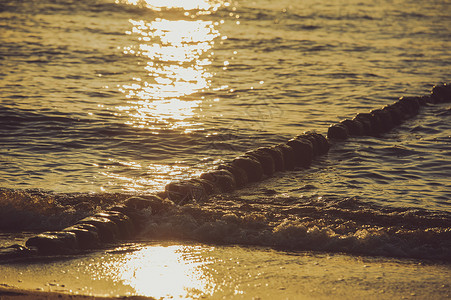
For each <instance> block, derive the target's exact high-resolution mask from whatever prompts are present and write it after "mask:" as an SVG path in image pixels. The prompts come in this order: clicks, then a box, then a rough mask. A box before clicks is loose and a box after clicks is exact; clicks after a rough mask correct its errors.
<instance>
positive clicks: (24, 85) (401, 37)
mask: <svg viewBox="0 0 451 300" xmlns="http://www.w3.org/2000/svg"><path fill="white" fill-rule="evenodd" d="M450 14H451V4H450V3H449V2H448V1H427V2H424V1H413V0H410V1H409V0H399V1H388V0H386V1H380V2H378V3H363V2H360V1H352V0H342V1H334V2H332V3H331V2H330V1H319V0H318V1H315V0H307V1H285V0H281V1H269V0H268V1H265V0H255V1H245V0H240V1H206V0H192V1H188V0H186V1H176V0H171V1H170V0H167V1H157V0H146V1H138V0H136V1H132V0H130V1H126V0H123V1H120V0H118V1H112V0H92V1H87V0H86V1H85V0H82V1H70V0H63V1H51V0H45V1H32V0H29V1H20V2H19V1H7V0H2V1H0V26H1V33H0V42H1V43H0V55H1V56H0V65H1V70H0V76H1V83H0V88H1V94H0V97H1V98H0V165H1V167H0V230H1V232H2V238H1V244H2V245H9V244H12V243H15V242H18V241H19V242H23V240H24V237H27V236H28V233H27V232H30V231H31V232H39V231H44V230H58V229H61V228H64V227H65V226H68V225H71V224H73V223H74V222H76V221H77V220H79V219H81V218H83V217H84V216H87V215H90V214H92V213H94V212H96V211H99V210H101V209H104V208H107V207H109V206H111V205H114V204H115V203H120V202H121V201H123V200H124V199H126V198H128V197H130V196H133V195H143V194H148V193H152V192H157V191H161V190H163V189H164V186H165V184H167V183H168V182H171V181H173V180H178V179H186V178H192V177H195V176H198V175H199V174H200V173H202V172H204V171H206V170H209V169H212V168H214V167H215V166H217V165H218V164H220V163H221V162H224V161H228V160H230V159H232V158H234V157H236V156H238V155H240V154H242V153H243V152H245V151H248V150H251V149H254V148H257V147H259V146H268V145H275V144H277V143H280V142H285V141H287V140H288V139H289V138H291V137H293V136H295V135H297V134H300V133H302V132H304V131H307V130H315V131H317V132H319V133H322V134H325V133H326V132H327V127H328V126H329V125H330V124H331V123H334V122H337V121H339V120H341V119H343V118H348V117H352V116H353V115H355V114H356V113H359V112H366V111H369V110H371V109H374V108H380V107H382V106H384V105H386V104H389V103H391V102H393V101H395V100H396V99H397V98H399V97H400V96H418V95H425V94H428V93H429V92H430V90H431V87H432V86H433V85H434V84H438V83H442V82H446V81H448V82H449V81H450V79H451V51H449V49H451V30H450V28H451V20H450V18H449V15H450ZM450 116H451V111H450V108H449V105H444V104H440V105H431V106H427V107H424V108H423V109H422V110H421V112H420V114H419V115H418V116H417V117H415V118H414V119H411V120H408V121H407V122H405V123H404V124H403V125H402V126H399V127H397V128H395V129H394V130H392V131H390V132H389V133H387V134H384V135H382V136H378V137H357V138H352V139H350V140H347V141H346V142H343V143H334V144H333V145H332V148H331V150H330V152H329V153H328V154H327V155H325V156H322V157H319V158H317V159H316V160H315V161H314V163H313V164H312V166H311V167H310V168H309V169H306V170H295V171H290V172H282V173H278V174H276V175H275V176H274V177H272V178H269V179H267V180H265V181H263V182H261V183H258V184H253V185H250V186H248V187H246V188H243V189H240V190H237V191H236V192H233V193H229V194H223V195H217V196H215V197H213V198H212V199H211V200H210V201H208V202H206V203H193V204H189V205H187V206H185V207H177V206H176V205H174V206H173V207H171V209H170V210H168V212H167V213H165V214H154V215H152V216H150V217H149V220H148V224H147V226H146V228H145V230H143V232H142V233H141V235H140V240H141V241H142V242H143V243H149V242H152V243H159V242H166V241H168V240H170V241H174V240H176V241H178V243H179V244H176V245H179V246H177V247H184V245H186V248H183V249H191V248H189V245H191V244H190V243H193V242H194V243H201V244H196V245H198V247H201V248H202V247H205V249H207V250H208V249H210V248H209V247H213V248H214V249H215V250H214V251H217V252H216V254H217V255H219V256H220V258H217V259H216V258H215V259H213V260H211V264H210V263H208V265H210V266H211V269H209V270H210V271H211V270H212V269H215V267H217V268H220V266H221V263H220V261H222V260H225V257H228V256H230V257H240V259H239V260H243V261H246V260H248V259H249V257H248V256H247V254H246V253H248V251H250V252H251V253H254V255H255V257H260V258H261V262H260V263H261V264H262V265H265V263H264V262H266V261H267V259H266V258H265V257H266V256H265V255H266V254H261V252H260V251H263V252H264V253H266V252H265V251H273V250H271V249H279V250H281V249H282V250H283V251H288V252H282V253H277V255H276V254H274V256H273V257H272V258H271V259H272V260H275V261H279V262H280V263H282V264H284V262H286V261H290V263H288V264H287V265H290V264H291V260H290V258H291V257H292V255H298V254H296V253H299V251H301V252H302V251H308V254H306V255H316V254H315V253H318V252H320V253H326V254H327V255H338V254H337V253H346V255H363V256H365V257H366V256H376V257H380V256H382V257H389V258H390V257H397V258H408V259H414V262H417V261H423V260H425V259H433V260H438V261H440V264H442V263H443V264H444V265H440V268H445V269H446V270H447V271H446V272H448V273H449V268H448V263H446V262H449V261H450V260H451V257H450V254H449V253H450V251H451V244H450V243H451V242H450V240H451V239H450V235H449V232H450V227H451V203H450V198H451V192H450V191H451V181H450V179H449V174H451V163H450V159H449V157H450V154H451V146H450V136H451V125H450V124H451V123H450ZM152 245H154V244H152ZM199 245H200V246H199ZM207 245H208V246H207ZM218 245H222V246H218ZM236 245H241V247H242V248H240V247H236ZM118 247H122V246H118ZM134 247H138V248H139V247H144V248H139V249H141V250H142V249H153V247H151V246H150V247H148V246H147V244H144V245H141V246H139V244H138V245H135V244H133V245H130V247H129V250H124V251H131V252H134V250H133V249H135V248H134ZM155 247H157V246H155ZM196 247H197V246H196ZM215 247H216V248H215ZM222 247H225V248H222ZM247 247H263V248H258V249H257V248H247ZM126 248H127V247H126ZM138 248H137V249H138ZM155 249H157V248H155ZM193 249H197V248H193ZM202 249H204V248H202ZM205 249H204V250H205ZM218 249H219V250H218ZM227 249H228V250H227ZM236 249H241V251H242V253H237V252H236V251H239V250H236ZM262 249H263V250H262ZM141 250H139V251H141ZM207 250H205V251H207ZM139 251H138V252H139ZM142 251H144V250H142ZM148 251H150V252H151V251H152V250H148ZM186 251H188V250H186ZM208 251H210V250H208ZM212 251H213V250H212ZM227 251H229V252H227ZM312 251H313V252H312ZM150 252H149V253H150ZM188 252H189V251H188ZM191 252H192V253H193V254H192V255H193V256H195V255H196V254H195V253H196V251H195V250H192V251H191ZM218 252H219V253H220V254H218ZM302 253H305V252H302ZM96 255H97V254H96ZM286 255H287V256H286ZM251 256H252V255H251ZM351 257H353V256H351ZM73 259H80V258H73ZM93 259H94V258H93ZM127 259H129V258H127ZM271 259H270V260H271ZM302 259H307V258H305V257H303V258H302ZM302 259H301V260H302ZM95 261H96V262H98V261H99V260H98V259H97V258H96V259H95ZM108 261H109V260H108ZM121 261H122V262H123V261H124V259H123V260H121ZM321 263H323V262H321ZM345 264H346V263H345ZM270 265H271V264H268V265H267V266H268V268H270ZM227 266H229V267H233V266H234V265H233V264H231V265H227ZM290 266H291V265H290ZM13 267H14V266H13ZM0 268H2V267H0ZM271 271H274V270H271ZM218 272H219V271H218ZM222 272H224V270H222V271H221V274H223V273H222ZM240 272H244V273H245V272H248V271H245V270H240V271H237V274H240V275H237V276H235V277H233V276H232V278H229V279H226V278H221V282H225V283H226V284H225V285H224V286H232V284H230V285H227V282H228V281H227V280H230V281H229V283H232V282H235V281H234V280H237V279H236V278H241V277H240V276H242V273H240ZM446 272H445V273H446ZM343 273H346V271H343ZM5 274H6V273H5ZM8 274H9V273H8ZM249 274H250V275H249V277H250V278H253V279H252V280H253V281H252V283H253V284H254V283H255V284H257V285H258V284H263V285H264V284H266V282H267V280H266V279H260V280H259V279H258V278H259V277H256V276H257V275H256V274H253V273H252V272H251V273H249ZM280 274H285V275H283V276H288V275H286V273H283V272H282V271H281V273H280ZM99 276H100V275H99ZM281 276H282V275H281ZM107 277H108V276H107ZM256 278H257V279H256ZM447 278H448V279H447V280H446V279H443V280H442V281H443V282H445V283H446V282H447V283H449V278H450V277H449V276H448V277H447ZM4 280H6V279H4ZM165 280H166V279H165ZM165 280H161V281H162V282H163V281H165ZM439 281H440V280H439ZM218 282H219V281H218ZM370 282H371V281H370ZM216 284H218V283H216ZM437 284H438V283H437ZM128 286H133V283H129V285H128ZM290 286H291V283H290ZM335 287H336V286H335ZM445 288H446V287H445ZM447 288H448V289H449V285H447ZM230 289H232V288H230ZM213 290H214V289H213ZM238 290H239V289H238ZM288 290H289V291H290V293H291V294H290V295H293V294H296V293H295V290H293V288H291V289H290V288H288ZM133 291H135V292H136V293H138V294H140V292H137V291H139V289H137V288H136V289H134V290H133V289H131V290H130V291H128V292H130V293H132V294H133V293H134V292H133ZM203 291H205V290H203ZM227 291H228V290H227ZM247 292H248V293H250V294H251V295H252V294H253V293H254V294H255V291H252V290H247ZM141 294H145V295H150V296H152V295H154V296H155V295H156V294H152V293H151V292H149V291H148V292H147V293H141ZM207 294H208V293H207ZM248 295H249V294H248Z"/></svg>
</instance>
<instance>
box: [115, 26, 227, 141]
mask: <svg viewBox="0 0 451 300" xmlns="http://www.w3.org/2000/svg"><path fill="white" fill-rule="evenodd" d="M130 23H131V24H132V30H131V31H128V32H127V34H129V35H132V36H136V39H137V40H138V45H136V46H128V47H125V48H124V54H126V55H133V56H138V57H141V58H145V61H146V65H145V66H144V71H145V74H146V75H145V76H135V78H133V81H132V83H130V84H124V85H122V87H121V88H120V90H121V91H122V92H123V93H124V94H125V96H126V98H127V99H129V100H128V103H127V105H124V106H119V107H117V110H118V111H119V112H118V114H119V115H126V117H127V119H128V120H129V121H127V124H129V125H132V126H135V127H140V128H146V129H149V130H151V131H152V132H154V133H158V132H159V131H160V130H161V129H182V130H184V132H185V133H186V132H190V131H193V130H194V129H193V128H194V127H196V126H197V127H200V125H202V124H199V123H195V122H188V121H187V119H189V118H193V117H194V116H195V109H197V108H198V107H199V104H200V101H197V100H192V99H188V100H187V99H186V98H184V97H186V96H189V95H192V94H194V93H196V92H200V91H203V90H205V89H206V88H208V87H209V85H210V83H211V77H212V74H211V73H210V72H208V70H207V69H206V67H207V66H209V65H211V51H210V50H211V48H212V47H213V45H214V40H215V39H216V37H218V36H219V32H218V31H217V30H216V29H215V23H213V22H212V21H204V20H166V19H161V18H157V19H155V20H153V21H151V22H146V21H144V20H130Z"/></svg>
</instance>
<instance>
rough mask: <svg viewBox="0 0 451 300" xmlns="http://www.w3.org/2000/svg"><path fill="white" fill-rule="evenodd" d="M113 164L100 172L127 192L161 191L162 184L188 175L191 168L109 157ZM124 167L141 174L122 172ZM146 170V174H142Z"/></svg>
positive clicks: (112, 183) (111, 183) (110, 183)
mask: <svg viewBox="0 0 451 300" xmlns="http://www.w3.org/2000/svg"><path fill="white" fill-rule="evenodd" d="M109 161H110V162H112V163H113V164H112V165H111V166H105V167H104V168H105V170H104V171H103V172H101V173H100V174H101V175H103V176H106V177H108V178H110V179H112V182H109V185H112V186H114V185H120V186H121V187H122V189H123V190H124V191H126V192H139V191H142V190H147V191H155V192H156V191H160V190H161V187H162V186H165V185H166V184H168V183H169V182H170V181H171V180H173V179H174V178H183V177H185V176H188V174H190V173H189V171H190V168H189V167H188V166H184V165H180V164H173V165H168V164H157V163H153V164H150V165H148V166H145V165H141V164H139V163H137V162H127V161H119V160H116V159H109ZM123 167H126V168H127V169H133V170H138V171H141V170H142V172H138V174H139V175H136V176H133V174H129V173H127V175H126V174H124V173H123V172H121V170H122V169H123ZM144 172H145V174H146V176H142V175H143V173H144Z"/></svg>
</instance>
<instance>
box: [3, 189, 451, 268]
mask: <svg viewBox="0 0 451 300" xmlns="http://www.w3.org/2000/svg"><path fill="white" fill-rule="evenodd" d="M130 196H131V195H129V194H108V193H98V194H82V193H72V194H62V193H60V194H58V193H51V192H44V191H41V190H11V189H1V190H0V229H2V230H12V231H16V230H59V229H62V228H64V227H67V226H70V225H72V224H74V223H76V222H77V221H78V220H80V219H82V218H84V217H86V216H88V215H92V214H94V213H95V212H99V211H101V210H102V209H107V208H108V207H111V206H113V205H116V204H118V203H121V202H123V201H124V200H125V199H127V198H128V197H130ZM157 207H158V209H153V214H152V215H151V216H150V217H148V218H147V219H146V220H145V225H144V227H143V229H142V230H141V231H140V232H139V233H138V237H137V238H138V239H140V240H159V241H165V240H179V241H196V242H202V243H213V244H221V245H236V244H238V245H246V246H265V247H272V248H276V249H283V250H289V251H326V252H332V253H337V252H343V253H348V254H355V255H374V256H388V257H404V258H416V259H438V260H443V261H451V255H450V253H451V214H450V213H447V212H439V211H432V210H425V209H412V208H391V207H385V206H379V205H377V204H374V203H370V202H367V201H363V200H361V199H358V198H356V197H351V198H343V197H339V196H328V197H327V198H323V197H318V196H312V197H310V198H306V197H304V198H299V197H293V196H286V195H284V194H277V195H269V194H268V195H258V196H249V195H247V196H244V195H239V194H237V193H233V194H223V195H216V196H215V197H213V198H212V199H210V200H209V201H208V202H205V203H191V204H187V205H185V206H178V205H176V204H174V203H173V202H172V201H169V200H167V199H165V200H163V202H162V203H161V205H157Z"/></svg>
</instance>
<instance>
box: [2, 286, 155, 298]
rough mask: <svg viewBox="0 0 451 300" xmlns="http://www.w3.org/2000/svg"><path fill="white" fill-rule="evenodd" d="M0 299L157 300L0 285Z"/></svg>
mask: <svg viewBox="0 0 451 300" xmlns="http://www.w3.org/2000/svg"><path fill="white" fill-rule="evenodd" d="M0 299H1V300H10V299H14V300H18V299H25V300H27V299H30V300H31V299H34V300H37V299H43V300H44V299H45V300H54V299H58V300H68V299H70V300H78V299H84V300H110V299H111V300H114V299H131V300H135V299H136V300H144V299H150V300H151V299H155V298H152V297H145V296H118V297H111V296H89V295H78V294H71V293H63V292H56V291H50V292H47V291H40V290H27V289H21V288H17V287H13V286H6V285H3V284H2V285H0Z"/></svg>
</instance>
